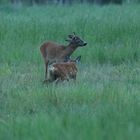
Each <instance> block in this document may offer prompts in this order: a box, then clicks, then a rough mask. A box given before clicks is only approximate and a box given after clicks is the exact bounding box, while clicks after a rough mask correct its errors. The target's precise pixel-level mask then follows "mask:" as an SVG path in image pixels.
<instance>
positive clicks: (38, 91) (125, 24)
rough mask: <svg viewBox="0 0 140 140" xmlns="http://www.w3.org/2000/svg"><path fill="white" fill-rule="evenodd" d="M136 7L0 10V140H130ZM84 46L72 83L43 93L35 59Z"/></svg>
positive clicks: (138, 103)
mask: <svg viewBox="0 0 140 140" xmlns="http://www.w3.org/2000/svg"><path fill="white" fill-rule="evenodd" d="M139 13H140V5H123V6H114V5H109V6H103V7H98V6H91V5H73V6H70V7H68V6H64V7H62V6H53V5H52V6H42V7H37V6H34V7H21V8H18V7H11V6H0V140H138V139H139V138H140V17H139ZM73 31H75V32H76V33H77V34H78V35H79V36H80V37H82V38H84V40H85V41H87V42H88V45H87V46H86V47H83V48H78V49H77V50H76V51H75V52H74V54H73V57H76V56H77V55H82V60H81V63H79V64H78V69H79V73H78V76H77V81H76V83H73V82H72V81H71V82H69V83H67V82H66V83H62V84H58V85H54V84H50V85H43V84H42V80H44V71H45V67H44V62H43V59H42V56H41V54H40V51H39V47H40V45H41V44H42V43H43V42H44V41H47V40H53V41H55V42H58V43H60V44H67V42H65V39H66V37H67V35H68V34H70V33H72V32H73Z"/></svg>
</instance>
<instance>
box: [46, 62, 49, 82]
mask: <svg viewBox="0 0 140 140" xmlns="http://www.w3.org/2000/svg"><path fill="white" fill-rule="evenodd" d="M48 63H49V62H48V61H47V62H46V63H45V68H46V69H45V80H48V79H49V76H48Z"/></svg>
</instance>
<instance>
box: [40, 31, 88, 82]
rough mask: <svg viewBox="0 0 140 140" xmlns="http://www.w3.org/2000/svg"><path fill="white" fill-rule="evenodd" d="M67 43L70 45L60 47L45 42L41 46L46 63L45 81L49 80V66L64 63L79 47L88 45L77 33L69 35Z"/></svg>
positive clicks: (50, 42) (53, 43)
mask: <svg viewBox="0 0 140 140" xmlns="http://www.w3.org/2000/svg"><path fill="white" fill-rule="evenodd" d="M65 41H67V42H68V45H60V44H57V43H55V42H52V41H48V42H44V43H43V44H42V45H41V47H40V51H41V54H42V56H43V58H44V62H45V80H47V79H48V65H50V64H52V63H54V62H64V61H65V60H66V58H67V57H70V56H71V54H72V53H73V52H74V51H75V50H76V49H77V48H78V47H83V46H86V45H87V42H85V41H84V40H82V39H81V38H80V37H78V36H77V35H76V34H75V33H73V34H70V35H68V38H67V39H66V40H65ZM45 80H44V81H45Z"/></svg>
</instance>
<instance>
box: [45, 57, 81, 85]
mask: <svg viewBox="0 0 140 140" xmlns="http://www.w3.org/2000/svg"><path fill="white" fill-rule="evenodd" d="M80 60H81V56H78V57H77V58H76V59H75V60H71V59H68V60H66V61H67V62H60V63H53V64H51V65H49V66H48V76H49V77H48V80H46V82H54V81H55V82H56V83H57V82H59V81H64V80H67V81H69V80H70V79H73V80H76V75H77V72H78V69H77V66H76V63H78V62H79V61H80Z"/></svg>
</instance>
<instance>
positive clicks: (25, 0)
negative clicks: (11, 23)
mask: <svg viewBox="0 0 140 140" xmlns="http://www.w3.org/2000/svg"><path fill="white" fill-rule="evenodd" d="M123 2H139V3H140V0H0V3H4V4H6V3H11V4H19V3H20V4H27V5H34V4H38V5H41V4H73V3H90V4H99V5H104V4H110V3H113V4H122V3H123Z"/></svg>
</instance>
